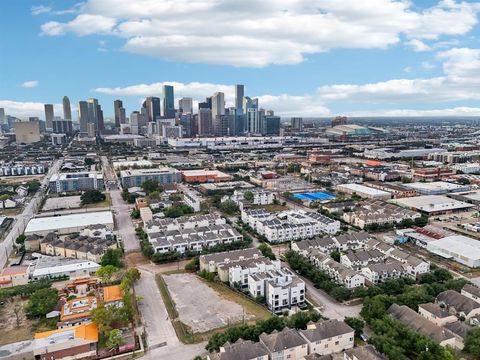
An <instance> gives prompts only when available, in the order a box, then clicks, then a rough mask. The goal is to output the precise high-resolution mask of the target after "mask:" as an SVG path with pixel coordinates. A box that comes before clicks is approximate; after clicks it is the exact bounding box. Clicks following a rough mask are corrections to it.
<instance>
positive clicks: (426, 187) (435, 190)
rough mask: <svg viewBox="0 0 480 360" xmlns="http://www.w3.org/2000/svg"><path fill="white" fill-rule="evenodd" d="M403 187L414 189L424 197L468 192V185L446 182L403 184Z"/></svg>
mask: <svg viewBox="0 0 480 360" xmlns="http://www.w3.org/2000/svg"><path fill="white" fill-rule="evenodd" d="M403 186H406V187H408V188H410V189H414V190H415V191H416V192H417V193H419V194H424V195H443V194H447V193H452V192H463V191H468V190H470V186H469V185H460V184H455V183H450V182H446V181H434V182H414V183H410V184H403Z"/></svg>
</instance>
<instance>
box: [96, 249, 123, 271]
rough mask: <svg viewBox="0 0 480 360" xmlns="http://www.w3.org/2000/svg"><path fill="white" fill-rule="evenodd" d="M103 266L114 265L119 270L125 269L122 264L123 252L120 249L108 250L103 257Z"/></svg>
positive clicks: (101, 263)
mask: <svg viewBox="0 0 480 360" xmlns="http://www.w3.org/2000/svg"><path fill="white" fill-rule="evenodd" d="M100 265H101V266H107V265H112V266H115V267H117V268H120V267H123V262H122V250H120V249H107V251H106V252H105V254H103V256H102V261H101V262H100Z"/></svg>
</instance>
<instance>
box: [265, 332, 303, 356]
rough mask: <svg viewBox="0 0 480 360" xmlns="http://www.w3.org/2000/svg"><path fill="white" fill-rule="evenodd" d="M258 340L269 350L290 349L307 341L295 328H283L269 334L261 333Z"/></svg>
mask: <svg viewBox="0 0 480 360" xmlns="http://www.w3.org/2000/svg"><path fill="white" fill-rule="evenodd" d="M260 342H261V343H263V344H264V345H265V346H266V347H267V349H268V350H269V351H270V352H277V351H282V350H285V349H291V348H294V347H297V346H301V345H305V344H307V342H306V341H305V339H304V338H302V337H301V336H300V335H299V334H298V331H297V330H294V329H289V328H285V329H283V330H282V331H276V330H275V331H273V332H272V333H271V334H265V333H263V334H261V335H260Z"/></svg>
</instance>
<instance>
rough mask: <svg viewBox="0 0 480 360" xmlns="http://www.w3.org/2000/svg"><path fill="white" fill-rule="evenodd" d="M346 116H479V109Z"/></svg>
mask: <svg viewBox="0 0 480 360" xmlns="http://www.w3.org/2000/svg"><path fill="white" fill-rule="evenodd" d="M346 115H347V116H361V117H363V116H402V117H407V116H480V108H475V107H455V108H446V109H431V110H415V109H393V110H373V111H352V112H348V113H346Z"/></svg>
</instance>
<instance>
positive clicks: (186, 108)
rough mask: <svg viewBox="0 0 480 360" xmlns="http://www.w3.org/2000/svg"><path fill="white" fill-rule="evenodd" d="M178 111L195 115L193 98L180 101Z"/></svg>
mask: <svg viewBox="0 0 480 360" xmlns="http://www.w3.org/2000/svg"><path fill="white" fill-rule="evenodd" d="M178 109H179V110H180V111H181V112H182V113H183V114H192V113H193V99H192V98H191V97H184V98H181V99H180V100H178Z"/></svg>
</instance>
